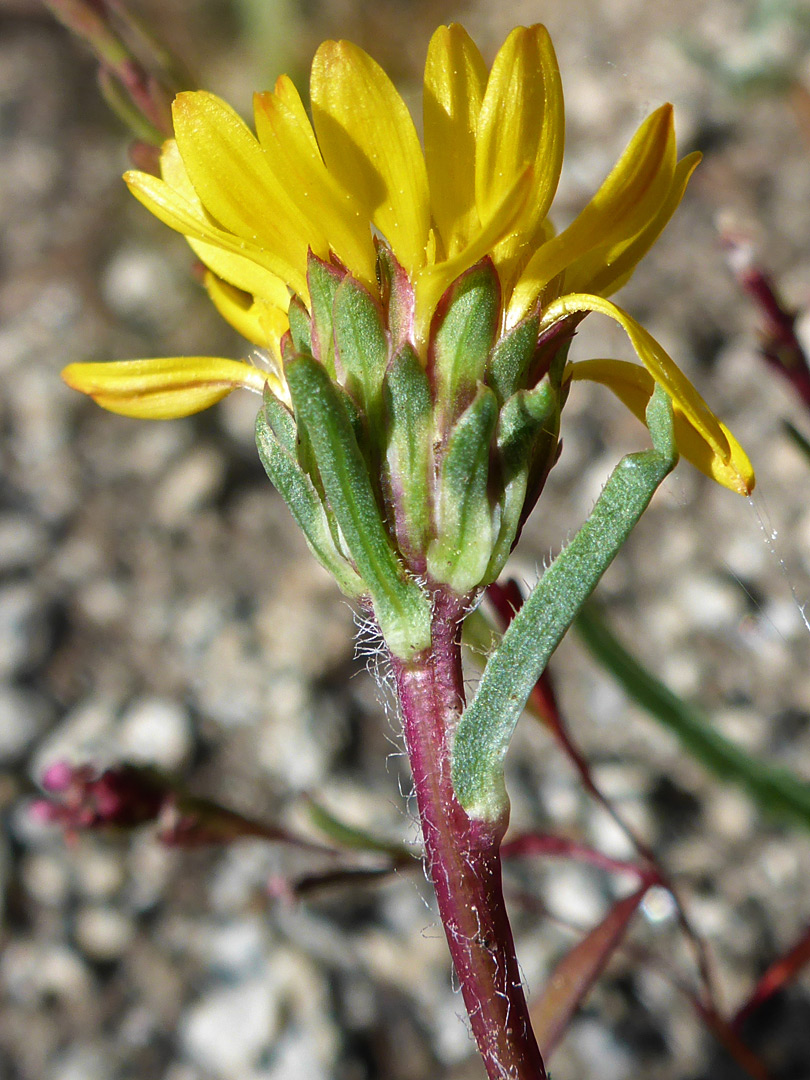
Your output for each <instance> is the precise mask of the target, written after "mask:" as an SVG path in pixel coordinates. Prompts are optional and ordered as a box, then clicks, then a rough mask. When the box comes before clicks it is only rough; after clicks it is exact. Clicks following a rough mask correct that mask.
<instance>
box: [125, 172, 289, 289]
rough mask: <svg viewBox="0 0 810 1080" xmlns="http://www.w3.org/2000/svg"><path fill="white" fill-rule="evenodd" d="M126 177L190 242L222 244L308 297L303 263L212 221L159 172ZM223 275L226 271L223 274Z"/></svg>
mask: <svg viewBox="0 0 810 1080" xmlns="http://www.w3.org/2000/svg"><path fill="white" fill-rule="evenodd" d="M124 180H125V181H126V182H127V185H128V187H129V189H130V191H131V192H132V194H133V195H134V196H135V198H136V199H137V200H138V201H139V202H141V203H143V205H144V206H145V207H146V208H147V210H150V211H151V212H152V213H153V214H154V215H155V217H157V218H159V219H160V220H161V221H162V222H163V223H164V224H165V225H168V226H169V228H170V229H175V230H176V231H177V232H179V233H182V234H183V236H185V237H186V238H187V239H188V241H189V243H191V241H192V240H194V241H200V242H202V243H205V244H209V245H212V246H213V247H217V248H221V249H222V250H223V251H225V252H228V253H230V254H231V255H235V256H238V257H240V258H244V259H249V260H250V261H252V262H255V263H256V264H257V266H260V267H264V269H265V270H269V271H270V272H271V273H272V274H274V275H275V276H276V277H279V278H281V279H282V280H283V281H285V282H286V283H287V284H288V285H289V286H290V288H291V289H292V290H293V292H297V293H298V295H299V296H302V297H308V295H309V293H308V292H307V283H306V277H305V274H304V272H303V271H302V269H301V268H300V267H294V266H293V265H292V264H291V263H289V262H288V261H287V260H286V259H285V258H284V257H283V255H281V254H279V253H278V252H270V251H267V250H266V249H264V248H262V247H260V246H259V245H257V244H252V243H250V242H248V241H247V240H244V239H241V238H239V237H236V236H233V235H232V234H231V233H229V232H226V231H225V230H224V229H221V228H220V227H219V226H217V225H215V224H213V223H212V222H211V221H210V219H209V218H207V217H206V216H202V215H201V212H200V210H199V209H198V207H197V206H195V205H193V204H192V203H189V202H187V201H186V200H185V199H183V198H182V196H181V195H180V194H178V192H176V191H175V190H174V189H173V188H172V187H170V186H169V185H168V184H167V183H166V181H165V180H161V179H159V178H158V177H157V176H151V175H150V174H149V173H142V172H134V171H131V172H127V173H124ZM203 250H205V249H203ZM233 265H234V266H235V265H236V264H233ZM224 276H226V275H224V274H223V277H224ZM234 276H235V275H234ZM234 284H236V285H237V286H238V285H239V282H238V281H234Z"/></svg>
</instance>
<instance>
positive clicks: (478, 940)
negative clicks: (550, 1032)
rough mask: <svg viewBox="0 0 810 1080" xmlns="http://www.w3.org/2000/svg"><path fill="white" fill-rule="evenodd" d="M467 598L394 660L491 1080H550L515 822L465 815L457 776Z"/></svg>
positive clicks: (429, 841) (436, 868) (434, 855)
mask: <svg viewBox="0 0 810 1080" xmlns="http://www.w3.org/2000/svg"><path fill="white" fill-rule="evenodd" d="M462 616H463V608H462V606H461V604H460V603H459V601H458V600H457V599H455V598H452V597H450V596H449V595H447V594H446V593H445V592H443V591H438V592H437V593H436V594H435V604H434V614H433V640H432V645H431V648H430V650H429V651H427V652H426V653H423V654H421V655H420V656H419V657H417V658H416V659H415V660H413V661H410V662H409V663H404V662H403V661H401V660H398V659H396V658H392V663H393V669H394V675H395V678H396V684H397V691H398V695H399V700H400V704H401V707H402V715H403V722H404V729H405V739H406V744H407V748H408V756H409V758H410V763H411V770H412V773H413V778H414V784H415V787H416V800H417V804H418V807H419V816H420V820H421V823H422V833H423V837H424V844H425V858H426V862H427V868H428V871H429V873H430V877H431V880H432V882H433V886H434V888H435V890H436V899H437V902H438V905H439V913H440V915H441V919H442V923H443V924H444V929H445V933H446V934H447V943H448V946H449V948H450V954H451V956H452V959H453V964H454V966H455V969H456V973H457V975H458V979H459V983H460V985H461V992H462V995H463V997H464V1003H465V1005H466V1006H467V1012H468V1013H469V1016H470V1023H471V1025H472V1030H473V1034H474V1036H475V1040H476V1043H477V1044H478V1049H479V1050H480V1052H481V1055H482V1057H483V1059H484V1065H485V1067H486V1070H487V1075H488V1076H489V1077H490V1080H507V1078H508V1080H545V1077H546V1071H545V1066H544V1064H543V1059H542V1056H541V1054H540V1050H539V1048H538V1045H537V1040H536V1039H535V1037H534V1034H533V1032H532V1028H531V1022H530V1020H529V1010H528V1006H527V1003H526V997H525V994H524V992H523V986H522V984H521V979H520V970H519V968H518V963H517V958H516V956H515V945H514V940H513V938H512V930H511V927H510V925H509V917H508V915H507V912H506V904H505V901H504V896H503V885H502V879H501V858H500V844H501V839H502V837H503V834H504V832H505V830H506V825H507V821H506V820H502V821H499V822H496V823H489V822H482V821H477V820H474V819H472V818H470V817H468V816H467V814H466V812H465V811H464V809H463V808H462V807H461V805H460V804H459V802H458V800H457V799H456V796H455V792H454V790H453V784H452V780H451V775H450V767H451V759H450V750H451V737H452V734H453V731H454V729H455V726H456V724H457V722H458V719H459V716H460V715H461V711H462V709H463V707H464V681H463V676H462V671H461V619H462Z"/></svg>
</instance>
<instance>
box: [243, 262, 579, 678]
mask: <svg viewBox="0 0 810 1080" xmlns="http://www.w3.org/2000/svg"><path fill="white" fill-rule="evenodd" d="M378 254H379V258H378V268H379V277H380V280H381V282H382V288H381V295H382V297H383V302H382V304H381V303H380V301H378V300H377V299H375V297H373V296H372V295H371V293H370V292H369V291H368V289H367V288H366V287H365V286H364V285H363V284H361V283H360V282H359V281H357V280H356V279H355V278H353V277H352V276H351V275H350V274H349V273H348V272H347V271H345V270H342V269H340V268H339V267H337V266H332V265H329V264H327V263H325V262H324V261H323V260H321V259H319V258H317V257H315V256H314V255H312V254H311V253H310V256H309V265H308V273H307V280H308V282H309V288H310V295H311V302H310V308H311V314H309V313H307V311H306V309H304V308H303V306H302V305H301V304H300V303H297V302H295V301H294V302H293V303H292V304H291V307H290V331H289V334H288V335H287V337H286V339H285V340H284V341H283V342H282V348H283V352H284V359H285V375H286V379H287V385H288V387H289V393H290V397H291V401H292V411H290V410H289V409H288V408H287V407H286V406H285V404H284V403H283V402H282V401H281V400H280V399H277V398H275V397H273V395H272V393H271V392H270V391H268V392H267V395H266V405H265V409H264V412H263V413H262V415H261V416H260V417H259V421H258V425H257V439H258V442H259V449H260V452H261V455H262V461H263V462H264V465H265V468H266V469H267V472H268V475H269V476H270V478H271V479H272V480H273V482H274V483H275V484H276V486H277V487H278V488H279V490H280V491H281V493H282V495H283V496H284V498H285V499H286V500H287V502H288V504H289V505H290V508H291V510H292V512H293V514H294V515H295V518H296V520H297V521H298V523H299V525H300V526H301V528H302V529H303V530H304V533H305V535H306V537H307V540H308V542H309V545H310V548H311V549H312V551H313V552H314V554H315V555H316V557H317V558H318V559H319V561H320V562H321V564H322V565H323V566H325V567H326V568H327V569H328V570H329V571H330V573H332V574H333V575H334V576H335V578H336V580H337V581H338V584H339V585H340V587H341V588H342V589H343V591H344V592H346V593H347V594H349V595H350V596H354V597H365V598H366V600H367V602H368V604H369V606H370V607H371V609H372V610H373V612H374V615H375V617H376V619H377V622H378V623H379V626H380V629H381V631H382V633H383V636H384V637H385V640H386V643H387V645H388V647H389V648H390V649H391V650H392V652H393V653H394V654H395V655H396V656H398V657H399V658H401V659H409V658H410V657H412V656H414V655H415V654H416V653H418V652H420V651H421V650H423V649H426V648H428V647H429V645H430V617H431V600H430V592H431V590H433V589H435V588H437V587H444V588H447V589H449V590H451V592H453V593H455V594H458V596H459V597H466V598H470V599H472V598H473V597H474V596H475V594H476V592H477V590H479V589H480V588H481V587H483V586H484V585H486V584H487V583H488V582H489V581H492V580H494V578H495V577H496V576H497V574H498V573H499V571H500V570H501V568H502V567H503V564H504V562H505V561H506V559H507V557H508V555H509V552H510V551H511V549H512V546H513V545H514V543H515V540H516V538H517V535H518V532H519V529H520V527H521V525H522V523H523V521H524V520H525V515H526V513H527V510H528V509H529V507H528V506H527V498H528V499H529V500H530V502H533V501H534V500H535V499H536V498H537V495H538V494H539V491H540V488H541V487H542V482H543V480H544V479H545V476H546V475H547V473H548V470H549V469H550V467H551V465H552V463H553V461H554V459H555V456H556V453H557V438H558V432H559V411H560V401H561V400H562V398H563V397H564V392H563V388H562V387H561V378H562V369H563V364H562V363H556V362H555V363H553V361H554V358H555V356H556V355H557V352H559V351H560V350H562V349H563V348H564V345H563V344H562V342H567V340H568V338H567V336H566V335H561V336H559V343H558V342H557V339H555V341H553V342H551V343H550V344H549V342H547V341H544V340H543V339H542V338H541V337H539V336H538V320H537V318H535V317H532V318H529V319H527V320H525V321H524V322H523V323H521V324H520V325H519V326H517V327H516V328H515V329H514V330H512V331H511V332H510V333H509V334H508V335H506V336H504V337H499V329H500V325H501V304H500V284H499V281H498V275H497V274H496V273H495V270H494V268H493V265H492V261H491V259H489V258H485V259H483V260H482V261H481V262H480V263H478V264H477V265H476V266H473V267H471V268H470V269H469V270H468V271H466V272H465V273H464V274H462V275H461V276H460V277H459V278H458V279H457V280H456V281H455V282H453V283H452V284H451V286H450V287H449V288H448V290H447V292H446V293H445V295H444V297H442V299H441V301H440V303H439V305H438V307H437V313H436V315H435V317H434V320H433V324H432V329H431V337H430V341H429V344H428V362H427V365H425V363H423V362H422V361H421V360H420V359H419V357H418V356H417V354H416V352H415V350H414V349H413V347H412V346H411V345H410V344H407V343H405V344H402V339H403V338H406V339H407V336H408V323H409V319H410V318H411V317H412V311H413V303H412V299H413V297H412V289H411V287H410V285H409V284H408V280H407V278H406V276H405V275H404V273H403V272H402V268H401V267H400V266H399V264H398V263H397V261H396V259H395V258H394V256H393V254H392V252H391V251H390V249H389V248H387V247H386V246H385V245H384V244H382V243H378ZM526 380H532V382H533V385H525V381H526Z"/></svg>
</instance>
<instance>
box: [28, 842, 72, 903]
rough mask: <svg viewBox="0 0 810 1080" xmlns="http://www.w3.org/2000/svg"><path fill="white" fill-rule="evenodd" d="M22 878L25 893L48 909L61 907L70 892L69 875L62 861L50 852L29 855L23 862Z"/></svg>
mask: <svg viewBox="0 0 810 1080" xmlns="http://www.w3.org/2000/svg"><path fill="white" fill-rule="evenodd" d="M22 877H23V882H24V884H25V889H26V892H28V894H29V895H30V896H32V897H33V898H34V899H35V900H36V901H37V903H38V904H44V905H47V906H48V907H59V906H60V905H62V904H63V903H64V902H65V900H66V898H67V896H68V893H69V891H70V873H69V872H68V868H67V866H66V865H65V862H64V860H63V859H60V858H58V857H56V856H54V855H53V854H52V853H50V852H42V853H41V854H36V855H29V856H28V857H27V858H26V859H25V861H24V862H23V867H22Z"/></svg>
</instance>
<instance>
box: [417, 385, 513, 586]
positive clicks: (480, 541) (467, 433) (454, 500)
mask: <svg viewBox="0 0 810 1080" xmlns="http://www.w3.org/2000/svg"><path fill="white" fill-rule="evenodd" d="M497 419H498V402H497V399H496V398H495V395H494V393H493V392H492V391H491V390H490V389H489V387H488V386H484V385H483V384H481V385H480V386H479V387H478V393H477V394H476V397H475V400H474V401H473V403H472V405H470V407H469V408H468V409H467V411H466V412H464V413H463V414H462V416H461V417H460V419H459V420H458V421H457V423H456V425H455V427H454V428H453V429H452V431H451V432H450V438H449V439H448V440H447V447H446V449H445V454H444V458H443V460H442V464H441V472H440V476H439V494H438V504H437V509H436V538H435V540H433V541H432V543H431V544H430V547H429V548H428V559H427V564H428V571H429V572H430V574H431V576H432V577H433V578H435V579H436V581H441V582H443V583H444V584H446V585H449V586H450V588H451V589H453V590H454V591H455V592H457V593H459V595H461V596H463V595H465V594H466V593H469V592H471V591H472V590H473V589H474V588H475V587H476V586H477V585H479V584H480V583H481V580H482V578H483V576H484V573H485V571H486V568H487V564H488V563H489V560H490V556H491V555H492V544H493V539H494V537H493V521H492V507H491V505H490V500H489V493H488V490H487V483H488V480H489V457H490V446H491V442H492V436H493V434H494V431H495V424H496V422H497Z"/></svg>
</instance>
